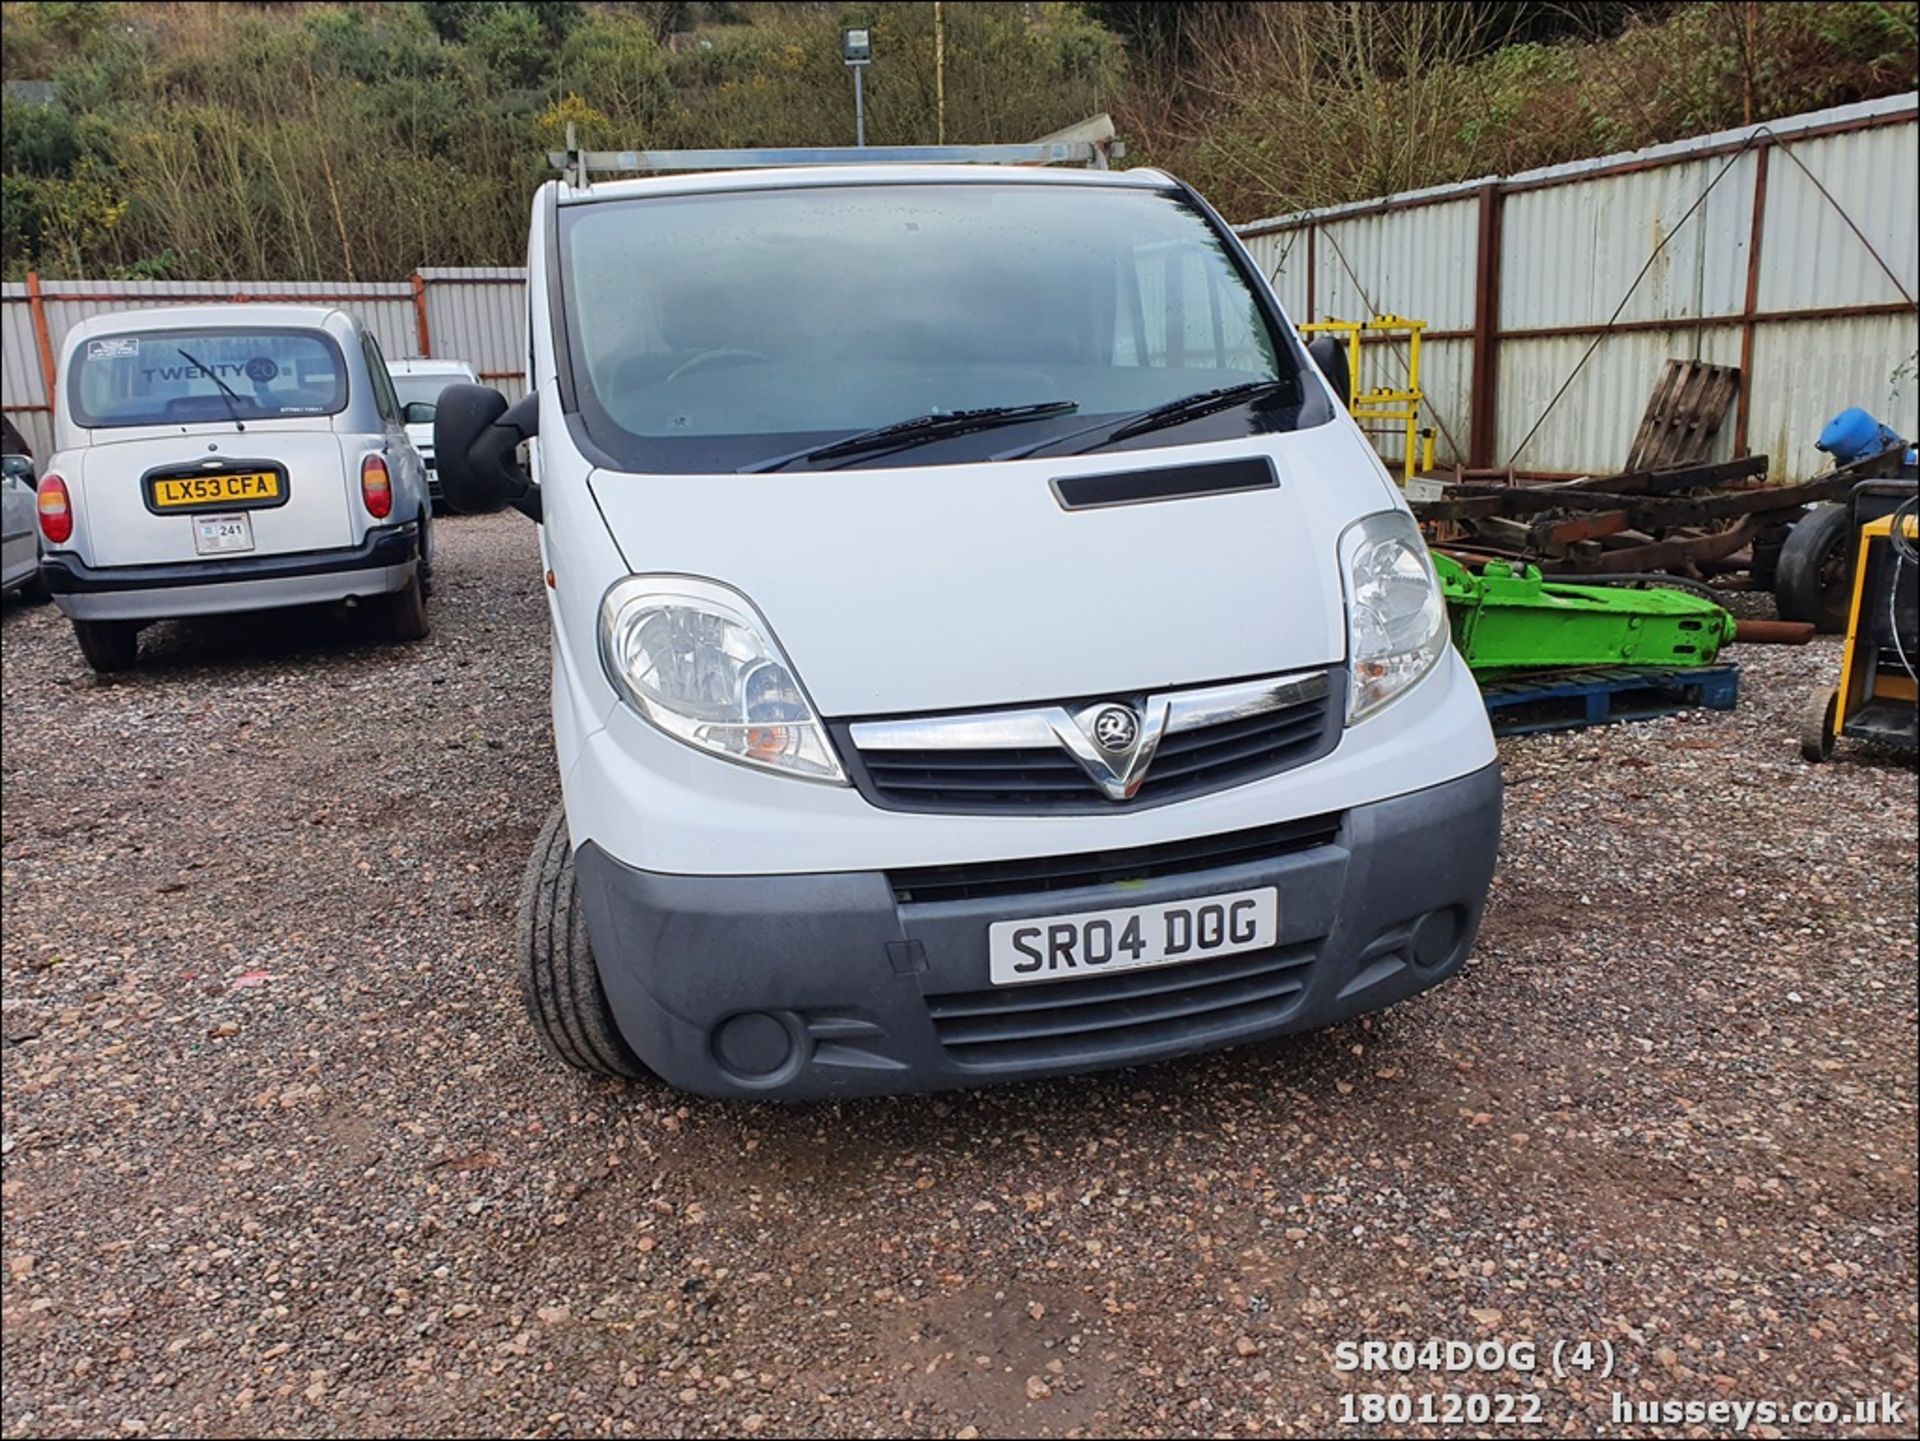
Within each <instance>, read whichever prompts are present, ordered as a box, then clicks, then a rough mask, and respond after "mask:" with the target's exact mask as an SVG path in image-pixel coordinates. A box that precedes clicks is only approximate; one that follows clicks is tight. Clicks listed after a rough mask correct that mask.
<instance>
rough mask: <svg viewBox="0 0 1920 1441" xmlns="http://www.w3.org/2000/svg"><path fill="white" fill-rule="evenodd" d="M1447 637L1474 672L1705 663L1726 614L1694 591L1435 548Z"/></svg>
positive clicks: (1725, 633)
mask: <svg viewBox="0 0 1920 1441" xmlns="http://www.w3.org/2000/svg"><path fill="white" fill-rule="evenodd" d="M1433 564H1434V568H1435V569H1436V570H1438V571H1439V573H1440V588H1441V591H1442V593H1443V594H1444V595H1445V596H1446V600H1447V617H1448V620H1449V622H1450V623H1451V625H1452V627H1453V642H1454V644H1455V645H1456V646H1457V647H1458V648H1459V650H1460V654H1461V655H1463V656H1465V657H1466V661H1467V665H1468V666H1469V667H1470V668H1471V669H1472V670H1473V671H1474V673H1475V674H1479V675H1484V674H1487V673H1489V672H1502V671H1516V670H1562V669H1566V668H1568V667H1573V666H1597V665H1632V666H1647V665H1673V666H1700V665H1711V664H1712V663H1713V660H1714V657H1715V656H1717V655H1718V654H1719V653H1720V647H1721V646H1723V645H1725V644H1727V642H1729V641H1730V640H1732V639H1733V630H1734V619H1733V617H1732V615H1730V614H1729V613H1728V612H1727V611H1725V610H1723V609H1721V607H1719V606H1717V605H1715V604H1714V603H1713V602H1712V601H1710V600H1707V599H1706V598H1704V597H1702V596H1697V595H1689V594H1687V593H1686V592H1685V591H1679V590H1626V589H1621V588H1618V587H1611V586H1604V585H1575V584H1573V583H1571V582H1567V581H1558V580H1547V579H1546V578H1545V577H1543V576H1542V575H1541V574H1540V570H1539V568H1538V567H1537V566H1531V565H1512V564H1509V563H1508V562H1506V561H1499V560H1492V561H1488V562H1487V564H1486V567H1485V569H1484V570H1483V572H1482V573H1481V574H1479V575H1475V574H1473V573H1472V572H1471V571H1469V570H1467V569H1466V568H1465V567H1464V566H1461V565H1460V564H1458V563H1457V562H1455V561H1453V560H1450V559H1448V558H1447V557H1446V556H1444V555H1438V554H1436V555H1435V556H1434V558H1433Z"/></svg>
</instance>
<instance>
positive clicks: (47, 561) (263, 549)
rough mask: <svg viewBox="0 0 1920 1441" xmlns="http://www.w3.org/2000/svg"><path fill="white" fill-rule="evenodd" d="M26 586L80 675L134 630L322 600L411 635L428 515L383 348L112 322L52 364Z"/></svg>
mask: <svg viewBox="0 0 1920 1441" xmlns="http://www.w3.org/2000/svg"><path fill="white" fill-rule="evenodd" d="M58 374H59V385H58V387H57V390H56V396H55V402H54V416H53V426H54V438H53V443H54V452H53V454H52V455H51V456H50V457H48V460H47V466H46V473H45V474H44V475H43V476H42V477H41V479H40V485H39V495H38V511H39V520H40V538H41V545H42V554H41V560H40V577H41V580H42V581H43V582H44V584H45V586H46V588H47V589H48V590H49V591H51V592H52V593H53V597H54V600H55V602H56V603H57V604H58V605H59V607H60V609H61V610H62V611H64V612H65V613H66V615H67V616H68V617H69V619H71V620H72V622H73V630H74V635H75V637H76V638H77V639H78V641H79V643H80V649H81V652H82V653H83V654H84V655H85V656H86V658H87V661H88V663H89V664H91V665H92V666H93V668H94V669H95V670H99V671H112V670H122V669H125V668H126V667H127V666H130V665H132V664H133V663H134V661H135V660H136V658H137V656H138V646H139V633H140V629H141V627H142V626H145V625H147V624H148V623H150V622H152V621H156V620H163V619H167V618H169V617H175V616H198V615H214V614H224V613H229V612H234V611H249V610H265V609H271V608H274V607H278V606H291V605H312V604H319V603H323V602H330V601H343V600H353V601H362V600H364V601H367V602H370V603H377V604H380V605H382V606H384V607H385V608H386V612H387V614H386V617H385V619H386V621H387V623H388V625H389V626H390V628H391V631H392V634H393V635H394V637H395V638H396V639H399V640H415V639H418V638H419V637H421V636H424V635H425V634H426V633H427V613H426V597H427V593H428V590H429V588H430V586H431V583H432V559H433V534H432V514H431V511H430V508H429V506H428V503H427V491H426V481H425V477H424V476H423V474H422V471H421V466H420V458H419V457H418V456H417V455H415V454H414V452H413V447H412V446H411V445H409V444H408V442H407V433H406V429H405V425H404V423H403V421H402V419H401V414H400V403H399V400H398V399H397V398H396V397H395V395H394V391H393V383H392V381H391V380H389V379H388V376H387V367H386V362H385V360H384V359H382V357H381V354H380V346H379V342H378V341H376V340H375V339H374V338H373V336H372V334H371V333H370V332H368V331H366V330H365V329H364V328H362V326H361V325H360V323H359V322H358V321H356V320H355V319H354V318H353V317H352V316H350V315H348V314H347V313H346V312H344V311H340V310H332V309H327V308H324V307H319V306H300V305H253V304H245V305H197V306H182V307H175V308H168V309H156V310H134V311H119V312H110V313H107V314H103V315H97V316H94V317H93V318H91V319H89V320H86V321H83V322H81V323H80V324H79V325H77V326H75V327H74V328H73V329H72V331H70V332H69V333H68V335H67V337H66V340H65V342H64V344H63V345H62V346H61V353H60V365H59V372H58Z"/></svg>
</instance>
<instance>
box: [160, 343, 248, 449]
mask: <svg viewBox="0 0 1920 1441" xmlns="http://www.w3.org/2000/svg"><path fill="white" fill-rule="evenodd" d="M174 349H175V350H177V351H179V352H180V354H181V355H183V356H186V360H187V364H189V365H197V366H199V367H200V368H201V369H202V370H204V371H205V372H206V373H207V379H208V380H211V381H212V382H213V383H214V384H215V385H217V386H219V387H220V398H221V399H222V400H224V401H226V403H227V414H228V415H230V416H232V417H233V428H234V429H235V430H238V431H242V432H244V431H245V430H246V428H247V423H246V422H245V421H244V420H242V419H241V418H240V392H239V391H237V390H235V389H234V388H233V387H232V386H231V385H228V384H227V383H226V381H224V380H222V379H221V378H220V377H219V376H218V375H216V374H215V373H214V369H213V367H212V366H211V365H208V364H207V363H206V361H204V360H195V359H194V358H193V357H192V356H191V355H187V352H186V351H185V350H184V349H183V348H182V347H180V346H178V345H176V346H174Z"/></svg>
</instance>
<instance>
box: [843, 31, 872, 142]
mask: <svg viewBox="0 0 1920 1441" xmlns="http://www.w3.org/2000/svg"><path fill="white" fill-rule="evenodd" d="M840 58H841V59H842V60H844V61H846V62H847V69H849V70H851V71H852V72H853V135H854V141H853V143H854V144H856V145H865V144H866V143H867V97H866V94H865V92H864V91H862V89H861V88H860V72H861V71H862V70H865V69H866V68H867V66H869V65H871V64H872V63H873V36H872V35H871V34H870V33H869V32H868V31H866V30H865V29H857V30H842V31H841V32H840Z"/></svg>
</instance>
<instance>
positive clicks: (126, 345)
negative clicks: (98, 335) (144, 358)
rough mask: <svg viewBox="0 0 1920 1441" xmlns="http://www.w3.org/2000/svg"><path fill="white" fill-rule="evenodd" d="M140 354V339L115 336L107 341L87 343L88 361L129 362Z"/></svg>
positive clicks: (128, 336) (132, 336)
mask: <svg viewBox="0 0 1920 1441" xmlns="http://www.w3.org/2000/svg"><path fill="white" fill-rule="evenodd" d="M139 353H140V337H139V336H137V335H114V336H109V337H108V338H107V339H105V340H89V341H88V342H87V359H88V360H127V359H130V358H131V357H133V356H136V355H138V354H139Z"/></svg>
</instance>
